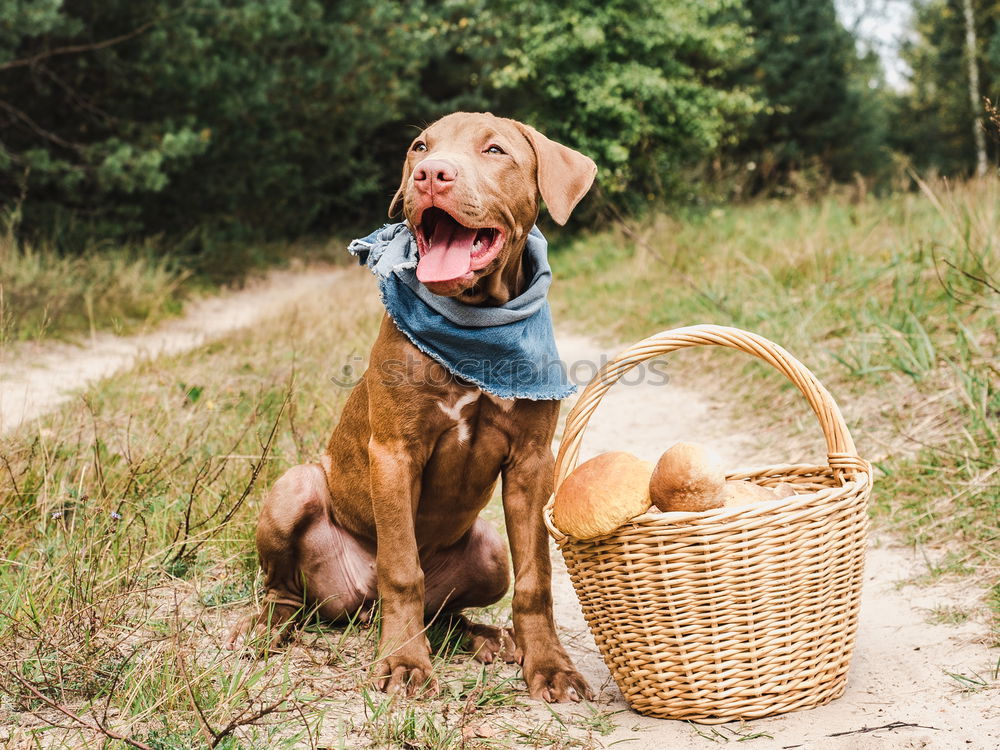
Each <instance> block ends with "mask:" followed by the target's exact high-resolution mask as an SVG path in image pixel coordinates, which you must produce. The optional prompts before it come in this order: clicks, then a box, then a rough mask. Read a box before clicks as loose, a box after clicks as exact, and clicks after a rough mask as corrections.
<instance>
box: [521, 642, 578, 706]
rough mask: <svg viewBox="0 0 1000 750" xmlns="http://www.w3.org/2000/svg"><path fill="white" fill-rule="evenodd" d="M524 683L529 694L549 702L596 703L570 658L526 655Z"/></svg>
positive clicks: (554, 655) (558, 655)
mask: <svg viewBox="0 0 1000 750" xmlns="http://www.w3.org/2000/svg"><path fill="white" fill-rule="evenodd" d="M524 681H525V682H526V683H527V685H528V694H529V695H530V696H531V697H532V698H534V699H536V700H541V701H545V702H546V703H565V702H566V701H573V702H574V703H577V702H579V701H581V700H584V699H586V700H592V699H593V697H594V692H593V691H592V690H591V689H590V685H588V684H587V681H586V680H585V679H584V678H583V675H581V674H580V673H579V672H577V671H576V669H574V668H573V664H572V662H571V661H570V660H569V657H566V656H564V655H562V654H553V655H552V656H551V657H546V656H542V657H541V658H540V659H538V660H534V659H531V658H530V657H528V656H526V657H525V659H524Z"/></svg>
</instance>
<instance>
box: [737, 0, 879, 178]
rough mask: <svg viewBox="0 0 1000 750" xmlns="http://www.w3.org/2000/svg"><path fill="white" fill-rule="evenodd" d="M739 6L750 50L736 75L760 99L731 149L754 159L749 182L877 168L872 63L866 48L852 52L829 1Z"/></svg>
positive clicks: (763, 0)
mask: <svg viewBox="0 0 1000 750" xmlns="http://www.w3.org/2000/svg"><path fill="white" fill-rule="evenodd" d="M746 5H747V9H748V11H749V15H750V23H751V25H752V27H753V54H752V57H751V59H750V64H749V65H748V66H747V67H746V68H745V69H744V70H743V72H742V74H741V76H740V80H743V81H745V82H746V83H748V84H752V85H755V86H757V87H759V88H760V90H761V92H762V94H763V98H764V100H765V101H766V102H767V107H766V109H765V110H764V111H763V112H761V113H760V114H759V115H758V116H757V118H756V119H755V120H754V122H753V124H752V126H751V127H750V130H749V133H748V134H747V137H746V138H745V139H744V140H743V142H742V143H741V144H740V145H739V148H737V149H736V154H737V156H739V157H740V158H742V159H743V160H745V161H750V162H752V163H753V164H752V166H753V169H752V170H751V171H752V172H753V173H754V175H755V179H753V180H752V186H753V187H754V188H755V189H756V190H760V189H765V190H768V189H772V188H773V187H775V186H785V185H788V184H789V183H790V181H792V180H794V178H795V177H796V176H801V175H802V174H803V173H809V172H810V171H812V172H814V173H815V174H813V175H812V176H811V177H810V178H809V179H810V181H811V182H814V183H817V184H823V183H828V182H829V181H830V180H831V179H832V180H836V181H846V180H850V179H851V178H852V177H853V175H854V174H855V173H862V174H873V173H874V172H876V171H877V170H878V169H879V167H881V166H882V165H883V164H884V163H885V160H886V157H887V153H886V151H885V149H884V141H885V129H886V124H885V122H884V114H883V112H882V110H881V109H880V107H879V102H878V100H877V98H876V93H875V90H876V89H877V85H878V84H879V83H880V80H879V71H878V62H877V59H876V57H875V56H874V54H872V53H868V54H867V55H866V56H864V57H861V58H859V56H858V54H857V52H856V51H855V40H854V37H853V36H852V35H851V34H850V33H849V32H848V31H847V30H846V29H845V28H844V27H843V26H842V25H841V24H840V22H839V21H838V20H837V15H836V11H835V9H834V3H833V2H832V0H747V3H746ZM873 84H874V85H875V87H876V88H873Z"/></svg>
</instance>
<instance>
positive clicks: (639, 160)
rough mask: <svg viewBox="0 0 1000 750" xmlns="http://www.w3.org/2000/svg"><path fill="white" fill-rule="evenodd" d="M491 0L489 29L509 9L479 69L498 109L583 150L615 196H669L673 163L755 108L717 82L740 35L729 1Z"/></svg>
mask: <svg viewBox="0 0 1000 750" xmlns="http://www.w3.org/2000/svg"><path fill="white" fill-rule="evenodd" d="M494 7H495V8H497V12H498V13H500V14H501V17H502V18H503V19H504V23H503V24H502V26H498V31H499V30H500V29H501V28H503V27H506V28H508V29H509V28H510V23H509V19H512V18H517V19H520V22H519V23H517V24H516V30H515V31H514V33H515V34H516V35H517V36H516V38H515V43H514V44H508V45H507V46H506V47H505V49H504V51H503V52H502V53H501V55H500V56H499V57H498V59H497V60H496V63H495V65H496V67H495V69H494V70H493V71H492V72H491V73H490V75H489V82H490V85H491V86H492V88H493V89H494V90H495V91H497V93H498V102H499V104H500V107H501V109H502V110H504V111H506V112H509V113H511V114H512V115H514V116H517V117H521V118H523V119H525V120H527V121H528V122H531V123H534V124H535V125H536V126H537V127H539V128H540V129H542V130H544V131H545V132H546V133H547V134H548V135H550V136H552V137H553V138H556V139H557V140H560V141H562V142H564V143H568V144H571V145H572V146H574V147H575V148H579V149H581V150H583V151H584V152H585V153H587V154H588V155H590V156H591V157H593V158H594V159H595V161H596V162H597V163H598V166H599V168H600V170H599V178H598V179H599V181H600V185H601V187H602V189H603V191H604V193H605V194H606V196H608V198H609V199H610V200H612V201H615V202H617V203H618V204H619V205H622V206H626V207H631V208H635V207H638V206H640V205H643V204H645V203H646V202H648V200H649V198H650V197H655V198H669V197H676V195H677V193H678V192H679V191H680V190H681V189H683V187H684V180H685V177H686V175H685V172H684V169H685V168H686V167H689V166H691V165H692V164H696V163H698V162H699V161H701V160H704V159H706V158H708V157H709V156H711V155H712V154H714V153H717V152H718V151H719V149H720V148H721V147H722V146H724V145H726V144H728V143H730V142H732V141H734V140H736V139H737V138H738V137H739V136H740V135H741V134H742V132H743V130H744V129H745V127H746V124H747V123H748V122H749V119H750V117H751V116H752V115H753V113H754V112H755V111H756V110H757V108H758V107H757V104H756V102H755V101H754V99H753V98H752V96H751V95H750V93H749V91H748V90H747V88H746V87H743V86H739V85H736V86H733V85H729V82H728V81H727V73H728V72H729V71H730V70H731V69H732V67H733V66H735V65H738V64H739V63H740V61H741V60H742V59H743V57H744V56H745V49H746V47H747V41H748V40H747V36H746V28H745V26H744V25H743V24H741V23H740V21H741V20H743V18H742V8H741V5H740V4H739V3H736V2H731V1H730V0H709V1H697V0H671V1H670V2H663V1H662V0H639V1H636V0H628V1H624V0H574V2H568V3H551V2H537V0H532V1H530V2H524V1H523V0H519V1H517V2H508V3H506V4H504V3H500V4H499V6H494ZM508 34H509V32H508ZM506 38H507V40H508V41H510V37H509V35H508V36H506Z"/></svg>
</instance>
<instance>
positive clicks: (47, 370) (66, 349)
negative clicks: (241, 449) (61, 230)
mask: <svg viewBox="0 0 1000 750" xmlns="http://www.w3.org/2000/svg"><path fill="white" fill-rule="evenodd" d="M340 273H342V271H340V270H336V269H322V270H314V271H307V272H293V271H273V272H271V273H269V274H268V275H267V276H266V277H265V278H264V279H262V280H260V281H258V282H256V283H252V284H250V285H249V286H247V287H246V288H245V289H242V290H240V291H238V292H227V293H223V294H220V295H218V296H214V297H207V298H205V299H201V300H197V301H195V302H193V303H191V304H189V305H188V306H187V309H186V311H185V313H184V316H183V317H181V318H178V319H176V320H171V321H168V322H167V323H165V324H163V325H161V326H159V327H157V328H156V329H155V330H153V331H150V332H148V333H142V334H138V335H134V336H113V335H111V334H107V333H102V334H97V335H96V336H94V337H93V338H92V339H89V340H87V341H86V342H83V343H81V344H80V345H75V346H74V345H72V344H63V343H58V342H44V343H41V344H38V343H24V344H15V345H13V346H8V347H0V434H3V433H4V432H6V431H8V430H13V429H16V428H17V427H19V426H21V425H22V424H24V423H27V422H30V421H31V420H33V419H35V418H37V417H38V416H40V415H42V414H44V413H45V412H47V411H50V410H52V409H53V408H55V407H56V406H58V405H59V404H61V403H63V402H64V401H67V400H69V399H70V398H72V397H73V395H74V394H75V393H77V392H78V391H80V390H81V389H82V388H84V387H86V386H87V385H89V384H90V383H93V382H94V381H97V380H100V379H101V378H104V377H107V376H109V375H112V374H113V373H116V372H119V371H121V370H125V369H128V368H131V367H133V366H134V365H135V363H136V362H137V361H139V360H141V359H143V358H147V357H149V358H152V357H156V356H159V355H162V354H177V353H180V352H184V351H187V350H189V349H194V348H195V347H196V346H200V345H202V344H204V343H205V342H207V341H210V340H212V339H214V338H218V337H219V336H222V335H224V334H226V333H228V332H230V331H233V330H235V329H238V328H245V327H247V326H250V325H253V324H254V323H256V322H258V321H260V320H263V319H265V318H272V317H275V316H277V315H279V314H280V313H281V312H282V311H283V310H284V309H285V308H286V307H288V306H289V305H290V304H293V303H294V302H295V301H296V300H298V299H301V298H302V297H303V296H305V295H309V294H315V293H316V292H318V291H321V290H324V291H325V290H327V289H328V288H329V286H330V283H331V282H332V281H333V279H334V278H336V276H337V275H339V274H340Z"/></svg>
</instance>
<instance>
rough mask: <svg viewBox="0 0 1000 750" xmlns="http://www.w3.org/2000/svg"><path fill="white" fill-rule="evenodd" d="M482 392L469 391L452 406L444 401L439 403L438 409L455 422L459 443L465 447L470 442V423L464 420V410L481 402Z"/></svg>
mask: <svg viewBox="0 0 1000 750" xmlns="http://www.w3.org/2000/svg"><path fill="white" fill-rule="evenodd" d="M480 393H481V391H469V392H468V393H466V394H465V395H464V396H460V397H459V398H458V400H457V401H456V402H455V403H454V404H451V405H450V406H449V405H448V404H446V403H445V402H444V401H438V408H439V409H440V410H441V411H443V412H444V413H445V416H447V417H451V418H452V419H454V420H455V429H456V430H457V432H458V442H459V443H461V444H462V445H464V444H465V443H466V442H467V441H468V440H469V423H468V422H466V421H465V420H464V419H462V409H464V408H465V407H466V406H468V405H469V404H472V403H475V402H476V401H478V400H479V395H480Z"/></svg>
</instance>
